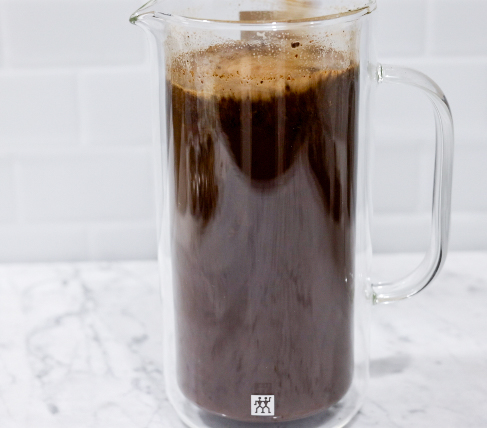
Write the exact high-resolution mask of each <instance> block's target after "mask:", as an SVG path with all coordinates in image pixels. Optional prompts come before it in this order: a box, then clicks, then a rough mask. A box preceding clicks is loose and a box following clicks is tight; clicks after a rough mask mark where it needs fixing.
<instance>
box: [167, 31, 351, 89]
mask: <svg viewBox="0 0 487 428" xmlns="http://www.w3.org/2000/svg"><path fill="white" fill-rule="evenodd" d="M353 67H354V62H353V61H352V60H350V59H349V58H348V54H344V53H341V52H337V51H334V50H332V49H323V48H319V47H317V46H315V45H314V44H312V43H309V42H308V43H306V42H298V41H292V40H291V41H290V40H285V41H279V43H278V44H277V45H273V44H268V43H254V44H249V43H244V42H235V43H234V44H227V45H216V46H212V47H210V48H208V49H207V50H204V51H197V52H191V53H189V54H186V55H180V56H178V57H177V58H175V60H174V62H173V64H171V67H170V75H171V83H172V84H173V85H177V86H180V87H181V89H184V90H185V91H189V92H194V93H195V94H197V95H198V96H216V97H230V96H231V97H251V98H269V97H272V96H278V95H283V94H284V93H285V92H286V91H293V92H302V91H306V90H307V88H309V86H310V84H311V85H312V84H314V83H316V82H317V81H319V80H320V79H323V78H328V77H336V76H337V75H338V74H340V73H342V72H344V71H346V70H348V69H350V68H353Z"/></svg>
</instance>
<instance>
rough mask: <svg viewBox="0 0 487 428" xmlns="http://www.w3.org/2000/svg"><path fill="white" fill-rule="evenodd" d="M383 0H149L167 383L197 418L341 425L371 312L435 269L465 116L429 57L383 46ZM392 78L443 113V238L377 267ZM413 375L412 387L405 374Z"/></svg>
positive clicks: (435, 236)
mask: <svg viewBox="0 0 487 428" xmlns="http://www.w3.org/2000/svg"><path fill="white" fill-rule="evenodd" d="M375 7H376V5H375V2H374V1H365V2H364V1H362V2H360V1H355V2H350V1H348V2H346V1H321V2H313V1H308V2H299V1H296V0H282V1H270V0H242V1H239V2H228V1H227V0H225V1H223V0H212V1H205V2H202V1H196V0H179V1H177V2H175V1H173V0H171V1H166V0H162V1H152V2H149V3H147V4H146V5H145V6H143V7H142V8H141V9H139V10H138V11H137V12H135V13H134V14H133V16H132V17H131V21H132V22H133V23H135V24H137V25H138V26H140V27H141V28H143V29H144V30H145V31H146V33H147V35H148V38H149V40H150V45H151V52H152V64H153V93H154V109H153V110H154V140H155V153H156V159H157V163H158V168H157V185H158V195H157V201H158V204H157V205H158V210H157V213H158V258H159V266H160V274H161V288H162V295H163V309H164V335H165V341H164V345H165V351H164V353H165V355H164V371H165V382H166V385H165V386H166V390H167V394H168V396H169V399H170V401H171V403H172V404H173V405H174V407H175V409H176V411H177V413H178V414H179V416H180V417H181V419H182V420H183V421H184V422H185V423H186V424H187V425H188V426H190V427H226V428H227V427H228V428H231V427H247V426H249V427H250V426H252V427H254V426H269V425H270V426H272V425H273V424H277V426H286V427H287V426H289V427H341V426H344V425H345V424H346V423H347V422H348V421H349V420H350V419H351V418H352V417H353V415H354V414H355V413H356V412H357V411H358V409H359V407H360V405H361V403H362V401H363V398H364V395H365V389H366V384H367V380H368V356H369V345H368V336H369V333H368V331H369V311H370V308H371V307H372V306H373V305H374V304H378V303H387V302H393V301H397V300H400V299H403V298H406V297H410V296H412V295H414V294H416V293H417V292H418V291H420V290H421V289H422V288H424V287H425V286H426V285H427V284H428V283H429V282H430V281H431V280H432V279H433V278H434V277H435V276H436V275H437V274H438V272H439V270H440V268H441V266H442V264H443V262H444V260H445V255H446V248H447V242H448V230H449V218H450V193H451V175H452V152H453V127H452V119H451V114H450V110H449V107H448V103H447V102H446V99H445V97H444V95H443V93H442V92H441V90H440V89H439V88H438V86H437V85H436V84H435V83H434V82H432V81H431V80H430V79H429V78H427V77H426V76H424V75H423V74H421V73H419V72H416V71H413V70H409V69H405V68H400V67H394V66H387V65H382V64H380V63H378V62H377V61H376V59H375V56H374V54H373V49H372V48H373V43H372V37H371V30H372V26H373V18H374V10H375ZM382 83H398V84H406V85H409V86H412V87H416V88H419V89H420V90H422V91H423V92H424V93H425V94H426V95H427V96H428V97H429V98H430V99H431V101H432V103H433V105H434V114H435V120H436V129H437V145H436V162H435V180H434V192H433V215H432V221H433V226H432V235H431V245H430V248H429V250H428V252H427V254H426V256H425V258H424V260H423V262H422V263H421V265H420V266H419V267H418V268H417V269H416V270H414V272H412V273H411V274H410V275H409V276H407V277H406V278H404V279H402V280H401V281H398V282H394V283H380V282H377V281H374V280H372V279H371V278H370V272H369V265H370V257H371V243H370V233H369V229H370V226H369V212H370V208H371V203H370V188H369V179H368V177H369V172H370V171H369V170H370V166H369V157H370V142H369V127H370V111H371V99H372V95H373V93H374V91H375V90H376V88H377V87H378V86H379V85H380V84H382ZM398 387H400V386H398Z"/></svg>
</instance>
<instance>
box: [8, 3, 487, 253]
mask: <svg viewBox="0 0 487 428" xmlns="http://www.w3.org/2000/svg"><path fill="white" fill-rule="evenodd" d="M142 3H143V2H142V1H139V0H97V1H92V0H70V1H69V2H67V1H65V0H0V262H12V261H13V262H17V261H18V262H22V261H54V260H116V259H142V258H155V257H156V232H155V229H156V228H155V209H154V207H155V201H154V196H155V195H154V183H153V181H154V174H153V165H152V161H153V158H152V147H151V123H150V118H151V110H150V108H151V100H150V83H149V69H150V65H149V58H148V49H147V46H146V41H145V36H144V34H143V32H142V31H141V30H140V29H138V28H136V27H134V26H131V25H130V24H129V23H128V17H129V15H130V14H131V13H132V12H133V11H134V10H135V9H137V8H138V7H139V6H141V5H142ZM486 14H487V2H485V0H378V11H377V13H376V26H377V33H376V35H377V51H378V54H379V58H380V59H381V61H382V62H384V63H397V64H401V65H405V66H410V67H413V68H416V69H419V70H421V71H423V72H425V73H426V74H428V75H430V76H431V77H432V78H434V79H435V80H436V81H437V82H438V83H439V84H440V86H441V87H442V88H443V90H444V91H445V93H446V94H447V97H448V99H449V101H450V104H451V107H452V111H453V114H454V118H455V122H456V136H457V138H456V140H457V144H456V154H455V155H456V159H455V174H454V181H453V215H452V236H451V245H450V248H451V249H454V250H480V249H483V250H486V249H487V168H486V167H485V165H486V164H487V26H486V25H484V24H483V19H484V16H485V15H486ZM376 98H377V107H376V114H375V127H376V132H375V136H376V137H375V142H376V144H375V158H374V162H373V176H372V184H373V200H374V217H373V222H372V226H373V227H372V233H373V243H374V250H375V251H379V252H387V251H422V250H424V249H425V248H426V247H427V245H428V241H429V237H428V236H429V231H430V214H429V213H430V210H431V193H432V185H433V173H432V170H433V162H434V144H433V140H434V123H433V116H432V107H431V106H430V105H429V102H428V100H427V99H426V98H425V97H424V96H422V95H421V94H419V93H416V92H415V91H410V90H408V89H405V88H401V87H399V86H397V87H395V86H391V85H388V86H384V87H380V90H379V91H378V93H377V97H376Z"/></svg>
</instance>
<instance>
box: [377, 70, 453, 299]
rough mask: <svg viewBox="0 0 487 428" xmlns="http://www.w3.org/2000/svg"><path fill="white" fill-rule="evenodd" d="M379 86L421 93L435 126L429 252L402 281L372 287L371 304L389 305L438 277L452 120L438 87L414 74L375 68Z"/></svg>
mask: <svg viewBox="0 0 487 428" xmlns="http://www.w3.org/2000/svg"><path fill="white" fill-rule="evenodd" d="M377 78H378V82H379V83H394V84H403V85H408V86H414V87H416V88H419V89H421V90H422V91H423V92H424V93H425V94H426V95H427V96H428V98H429V99H430V100H431V101H432V103H433V106H434V111H435V123H436V154H435V171H434V184H433V219H432V220H433V221H432V232H431V240H430V246H429V249H428V251H427V253H426V255H425V257H424V259H423V261H422V262H421V264H420V265H419V266H418V267H417V268H416V269H415V270H414V271H413V272H412V273H410V274H409V275H407V276H406V277H405V278H403V279H401V280H399V281H395V282H389V283H382V282H379V283H375V284H372V291H373V301H374V303H375V304H378V303H390V302H394V301H397V300H402V299H406V298H408V297H411V296H413V295H415V294H416V293H418V292H420V291H421V290H422V289H423V288H425V287H426V286H427V285H428V284H429V283H430V282H431V281H432V280H433V278H434V277H435V276H436V275H437V274H438V273H439V271H440V269H441V267H442V266H443V263H444V262H445V257H446V252H447V247H448V237H449V231H450V207H451V187H452V173H453V120H452V115H451V111H450V106H449V105H448V101H447V100H446V97H445V95H444V94H443V92H442V90H441V89H440V88H439V87H438V85H437V84H436V83H435V82H434V81H433V80H431V79H430V78H429V77H427V76H425V75H424V74H423V73H420V72H418V71H415V70H411V69H408V68H403V67H397V66H392V65H379V66H378V68H377Z"/></svg>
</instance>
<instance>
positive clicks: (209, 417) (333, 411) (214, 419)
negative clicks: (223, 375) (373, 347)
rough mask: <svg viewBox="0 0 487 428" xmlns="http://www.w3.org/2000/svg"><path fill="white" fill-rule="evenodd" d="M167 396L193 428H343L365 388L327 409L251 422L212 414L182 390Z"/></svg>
mask: <svg viewBox="0 0 487 428" xmlns="http://www.w3.org/2000/svg"><path fill="white" fill-rule="evenodd" d="M171 392H172V393H171ZM168 395H169V399H170V401H171V404H172V405H173V407H174V408H175V409H176V412H177V413H178V416H179V417H180V418H181V420H182V421H183V422H184V423H185V424H186V425H188V427H190V428H207V427H211V428H260V427H262V428H268V427H269V426H278V427H279V428H342V427H344V426H345V425H346V424H347V423H348V422H350V421H351V420H352V419H353V417H354V416H355V415H356V414H357V412H358V411H359V410H360V407H361V405H362V401H363V396H364V391H363V390H362V388H357V385H352V386H351V387H350V389H349V390H348V392H347V393H346V394H345V396H344V397H343V398H342V399H341V400H340V401H339V402H338V403H336V404H334V405H333V406H331V407H329V408H328V409H326V410H324V411H320V412H317V413H315V414H313V415H311V416H307V417H304V418H298V419H294V420H287V421H282V419H279V418H273V417H272V416H265V417H262V418H261V419H262V420H255V421H250V422H243V421H237V420H234V419H230V418H228V417H226V416H225V415H216V414H213V413H210V412H208V411H206V410H204V409H201V408H200V407H198V406H197V405H195V404H194V403H192V402H191V401H190V400H188V399H187V398H186V397H184V395H183V394H181V393H180V391H168ZM256 419H257V418H256Z"/></svg>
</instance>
